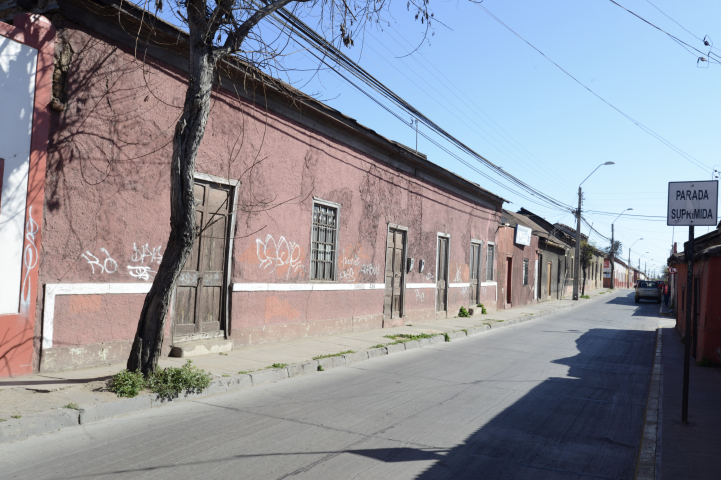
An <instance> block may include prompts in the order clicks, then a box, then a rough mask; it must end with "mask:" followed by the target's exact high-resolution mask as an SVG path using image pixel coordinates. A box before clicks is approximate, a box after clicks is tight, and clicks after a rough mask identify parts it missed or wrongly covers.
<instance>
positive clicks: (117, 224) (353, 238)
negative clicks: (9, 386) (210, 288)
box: [37, 25, 500, 368]
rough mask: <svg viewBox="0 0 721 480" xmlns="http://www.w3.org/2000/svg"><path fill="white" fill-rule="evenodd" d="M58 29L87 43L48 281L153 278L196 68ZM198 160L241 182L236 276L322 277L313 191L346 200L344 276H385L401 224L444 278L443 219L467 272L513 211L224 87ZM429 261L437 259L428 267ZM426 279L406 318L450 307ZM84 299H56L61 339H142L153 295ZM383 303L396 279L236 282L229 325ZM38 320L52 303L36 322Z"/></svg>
mask: <svg viewBox="0 0 721 480" xmlns="http://www.w3.org/2000/svg"><path fill="white" fill-rule="evenodd" d="M60 38H61V41H59V42H58V46H57V49H56V50H57V52H58V53H59V52H61V51H62V50H63V48H67V47H65V45H66V44H67V45H70V47H71V48H72V51H73V52H74V53H73V61H72V64H71V66H70V69H69V71H68V73H67V84H66V86H65V88H66V92H67V97H68V105H67V108H66V109H65V110H64V111H63V112H61V113H56V114H55V115H54V117H53V128H52V135H51V150H50V160H49V166H48V182H47V188H46V196H45V217H44V229H45V241H44V242H43V250H42V254H41V259H42V260H41V268H40V281H41V282H42V283H96V282H100V283H127V282H151V281H152V274H153V270H156V267H157V264H158V263H159V261H160V257H161V256H162V254H163V251H164V245H165V241H166V239H167V235H168V218H169V206H168V197H169V193H168V185H169V179H168V174H169V167H168V161H169V158H170V152H171V147H170V145H169V141H170V138H171V133H172V130H173V128H174V124H175V121H176V119H177V117H178V115H179V113H180V105H182V101H183V95H184V83H183V82H184V75H183V74H182V73H181V72H179V71H177V70H175V69H173V68H171V67H169V66H167V65H164V64H162V63H160V62H157V61H153V60H146V61H145V62H142V61H139V60H135V59H134V58H133V55H132V51H131V50H130V49H128V48H124V47H122V46H120V45H115V44H113V43H112V42H109V41H107V40H105V39H102V38H92V37H90V36H89V35H87V34H86V33H84V32H83V31H81V29H79V28H77V27H74V26H73V25H67V28H65V29H63V30H62V31H61V34H60ZM431 160H432V159H431ZM197 171H198V172H201V173H207V174H213V175H217V176H221V177H226V178H232V179H239V180H241V181H242V182H243V183H242V186H241V189H240V194H239V203H240V204H241V205H242V207H241V208H240V210H239V214H238V217H237V225H236V231H235V243H234V246H233V252H232V272H231V276H232V282H233V283H241V284H242V283H271V284H278V283H283V284H285V283H295V284H299V283H300V284H307V283H309V278H308V271H309V250H310V230H311V209H312V197H314V196H315V197H318V198H321V199H323V200H327V201H332V202H336V203H339V204H340V205H341V214H340V230H339V251H338V259H339V261H338V277H339V283H356V284H380V283H383V282H384V275H383V269H384V265H385V243H386V232H387V225H388V222H391V223H394V224H398V225H403V226H407V227H409V233H408V257H412V258H414V259H415V267H414V270H413V272H411V273H410V274H408V276H407V282H408V283H423V282H428V283H434V282H435V279H436V275H437V273H436V271H435V270H436V265H435V264H436V241H437V240H436V235H437V232H444V233H447V234H450V235H451V248H450V274H449V281H450V282H451V283H458V282H460V281H462V282H468V271H469V269H468V262H469V252H470V240H471V237H474V238H478V239H481V240H484V241H489V240H490V241H493V240H494V238H495V229H496V225H497V224H498V220H499V216H498V213H497V212H496V211H495V210H494V209H493V208H488V207H484V206H480V205H477V204H473V203H471V202H470V201H467V200H463V199H461V198H460V197H458V196H456V195H454V194H451V193H449V192H448V191H446V190H444V189H442V188H439V187H437V186H433V185H430V184H427V183H424V182H423V181H421V180H420V179H418V178H416V177H413V176H411V175H408V174H406V173H403V172H400V171H398V170H396V169H393V168H391V167H390V166H388V165H386V164H384V163H382V162H380V161H377V160H374V159H372V158H370V157H369V156H368V155H367V154H364V153H361V152H360V151H359V150H357V149H355V148H353V147H351V146H348V145H346V144H343V143H340V142H338V141H336V140H334V139H332V138H330V137H329V136H327V135H326V134H321V133H319V132H317V131H314V130H310V129H308V128H307V127H304V126H301V125H300V124H298V123H295V122H293V121H291V120H288V119H287V118H284V117H281V116H279V115H276V114H274V113H271V112H266V111H264V110H263V109H262V108H259V107H258V106H256V105H254V104H251V103H249V102H246V101H244V100H239V98H237V97H236V96H235V95H234V94H233V93H230V92H228V91H221V92H219V93H217V94H216V95H214V97H213V106H212V111H211V115H210V120H209V122H208V127H207V131H206V134H205V138H204V140H203V143H202V146H201V149H200V154H199V156H198V162H197ZM278 204H280V205H278ZM498 208H499V209H500V205H499V206H498ZM484 249H485V244H484ZM420 259H424V260H425V261H426V268H425V271H424V273H423V274H421V273H418V264H419V260H420ZM484 268H485V256H484ZM456 274H458V278H459V279H460V280H457V279H456ZM461 290H462V289H451V294H450V295H449V315H450V316H452V315H455V314H456V313H457V309H458V307H459V306H460V305H462V304H463V305H466V306H467V305H468V301H467V298H468V297H467V294H466V296H465V299H464V298H463V296H462V294H461ZM423 293H424V296H423V297H424V298H423V301H420V298H418V297H416V295H415V293H414V292H413V291H412V290H408V292H407V297H406V302H405V305H406V312H407V317H408V318H407V320H408V321H421V320H424V319H432V318H435V317H436V312H435V289H423ZM72 297H73V296H58V297H57V301H56V307H55V316H54V332H55V333H54V339H55V340H56V341H57V342H58V343H57V345H58V348H60V345H67V346H70V345H94V346H97V345H101V344H103V342H117V341H123V340H125V341H126V342H129V341H130V340H131V339H132V334H133V332H134V330H135V322H136V321H137V316H138V314H139V311H140V306H141V305H142V295H112V296H111V295H106V296H103V297H104V298H102V299H101V300H98V299H97V298H95V297H92V296H86V297H85V298H83V299H79V298H72ZM105 297H113V298H105ZM494 298H495V291H494V290H493V287H484V288H483V299H484V301H488V300H492V299H494ZM40 307H42V305H40ZM382 314H383V289H374V290H347V291H324V292H321V291H313V292H311V291H295V292H279V291H270V292H234V293H233V294H232V302H231V330H232V333H231V338H232V339H233V340H234V342H235V344H236V345H238V346H239V345H249V344H256V343H263V342H267V341H276V340H281V339H288V338H297V337H299V336H306V335H321V334H328V333H338V332H343V331H349V330H357V329H366V328H375V327H380V326H381V325H382ZM444 315H445V314H444ZM40 323H41V322H40V315H38V326H37V328H38V330H39V329H40V328H41V325H40ZM53 348H55V345H53ZM57 358H60V357H57ZM59 361H60V360H59ZM53 368H61V367H59V366H58V365H57V364H56V365H55V366H54V367H53Z"/></svg>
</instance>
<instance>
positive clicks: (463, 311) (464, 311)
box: [458, 307, 471, 317]
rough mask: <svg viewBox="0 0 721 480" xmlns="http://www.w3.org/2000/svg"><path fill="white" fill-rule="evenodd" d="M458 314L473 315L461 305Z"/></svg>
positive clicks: (460, 315) (461, 315)
mask: <svg viewBox="0 0 721 480" xmlns="http://www.w3.org/2000/svg"><path fill="white" fill-rule="evenodd" d="M458 316H459V317H470V316H471V315H470V314H469V313H468V310H466V307H461V308H460V309H459V310H458Z"/></svg>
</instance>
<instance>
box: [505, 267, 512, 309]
mask: <svg viewBox="0 0 721 480" xmlns="http://www.w3.org/2000/svg"><path fill="white" fill-rule="evenodd" d="M512 279H513V259H512V258H511V257H508V259H507V260H506V303H507V304H508V305H511V303H512V302H511V298H512V297H511V285H512V284H511V280H512Z"/></svg>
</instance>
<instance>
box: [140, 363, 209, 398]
mask: <svg viewBox="0 0 721 480" xmlns="http://www.w3.org/2000/svg"><path fill="white" fill-rule="evenodd" d="M192 363H193V362H192V360H188V361H187V362H186V363H185V365H183V366H182V367H180V368H177V367H168V368H164V369H162V370H157V371H155V372H154V373H152V374H151V375H150V376H149V377H148V388H149V389H150V390H151V391H153V392H155V393H157V394H158V395H159V396H160V397H163V398H168V399H170V398H175V397H177V396H178V395H180V393H181V392H183V391H185V392H186V393H200V392H202V391H203V390H205V389H206V388H208V386H209V385H210V380H211V379H212V378H213V377H212V376H211V375H210V374H209V373H207V372H205V371H204V370H200V369H199V368H198V367H194V366H193V365H192Z"/></svg>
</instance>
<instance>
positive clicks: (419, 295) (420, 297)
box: [414, 288, 426, 302]
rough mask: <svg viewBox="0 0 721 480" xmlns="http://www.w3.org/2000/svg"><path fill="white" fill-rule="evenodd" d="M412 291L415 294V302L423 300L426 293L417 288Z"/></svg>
mask: <svg viewBox="0 0 721 480" xmlns="http://www.w3.org/2000/svg"><path fill="white" fill-rule="evenodd" d="M414 293H415V294H416V302H423V300H424V299H425V296H426V294H425V293H423V292H421V291H420V290H418V289H417V288H416V289H415V290H414Z"/></svg>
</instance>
